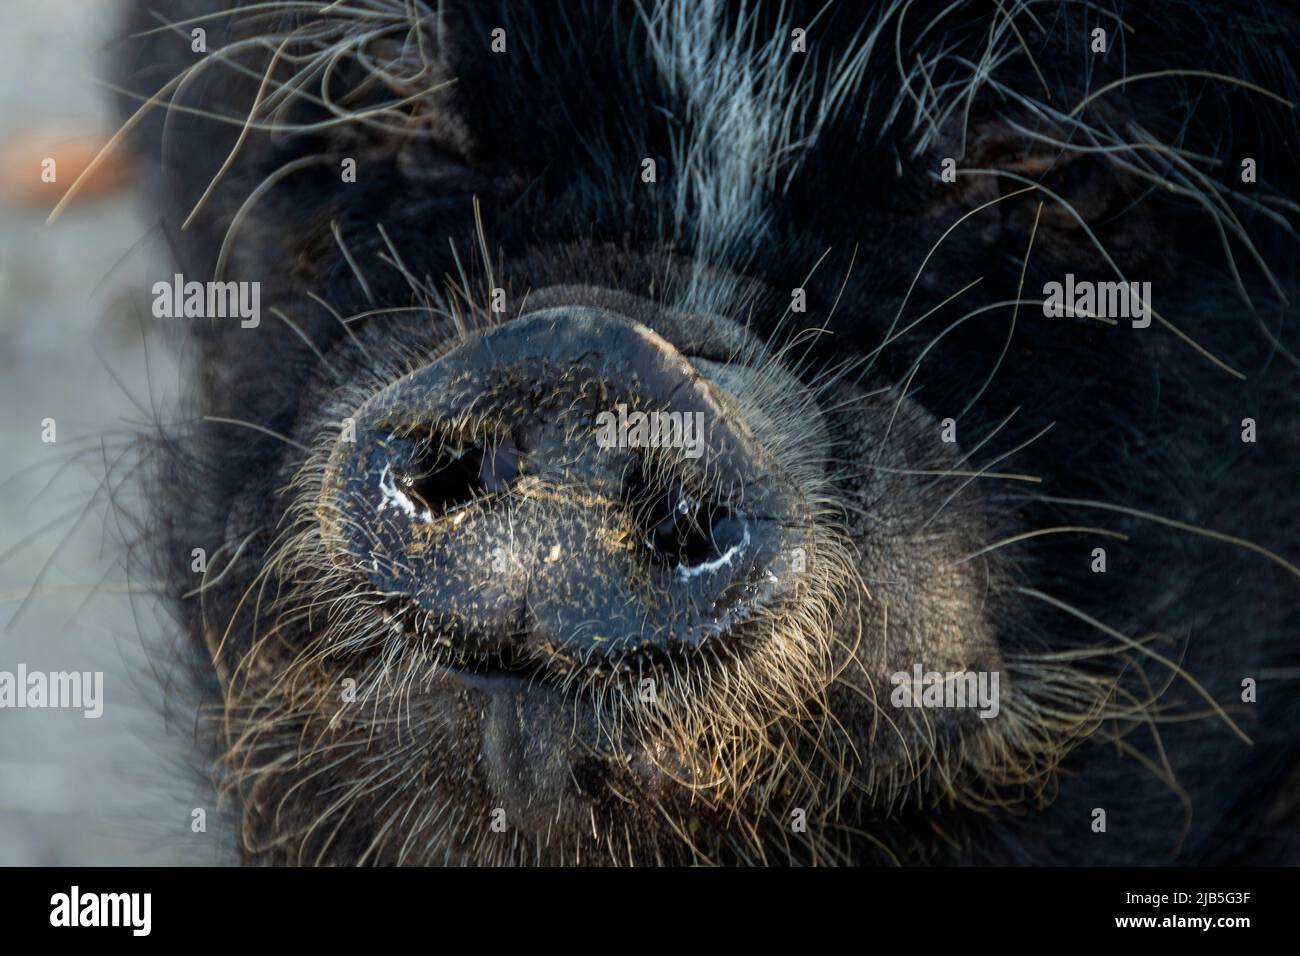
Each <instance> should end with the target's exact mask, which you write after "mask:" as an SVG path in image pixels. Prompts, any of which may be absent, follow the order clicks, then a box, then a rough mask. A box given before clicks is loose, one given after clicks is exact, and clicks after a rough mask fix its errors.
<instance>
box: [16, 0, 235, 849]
mask: <svg viewBox="0 0 1300 956" xmlns="http://www.w3.org/2000/svg"><path fill="white" fill-rule="evenodd" d="M117 16H118V5H117V4H116V3H115V2H112V0H42V2H40V3H14V4H7V5H6V8H5V11H4V29H3V30H0V399H2V401H0V671H9V672H11V673H12V672H14V671H15V670H16V669H17V667H18V665H19V664H20V663H21V664H25V665H26V667H27V670H28V671H29V672H31V671H44V672H50V671H73V670H75V671H103V672H104V693H103V696H104V710H103V716H102V717H100V718H99V719H86V718H85V717H83V715H82V712H81V711H80V710H55V709H42V710H31V709H10V708H0V865H29V864H50V865H71V864H78V865H82V864H87V865H97V864H145V863H173V864H176V863H194V864H212V863H219V862H230V852H229V850H228V845H229V840H228V839H225V838H223V833H222V826H221V823H220V821H219V817H218V814H217V813H216V809H215V805H214V798H213V795H212V793H211V791H210V788H209V787H208V786H207V784H206V781H205V780H204V779H203V774H202V772H201V771H199V772H196V767H197V766H198V764H197V762H196V754H195V752H194V747H193V739H194V728H193V725H194V713H193V708H192V707H191V708H189V710H188V711H187V709H186V706H185V699H184V695H181V694H176V693H173V692H168V691H167V690H166V682H167V679H168V678H169V676H174V669H173V671H172V673H171V675H169V670H168V668H169V667H170V665H169V663H168V652H167V648H168V646H169V642H174V641H175V640H176V633H175V628H174V626H173V625H172V624H171V622H170V620H169V619H168V617H167V614H166V613H165V611H164V610H163V609H162V608H161V607H160V606H159V603H158V602H157V601H156V600H155V599H154V598H153V597H151V596H150V590H151V584H152V582H149V581H146V580H141V579H139V578H138V576H137V575H136V574H135V573H134V572H132V574H131V575H130V576H128V573H127V569H126V565H125V564H124V561H123V558H124V554H123V550H124V547H123V541H124V540H129V539H130V537H131V536H132V534H133V529H132V527H131V525H130V522H129V520H123V519H124V518H127V517H128V516H129V514H130V513H132V512H136V513H138V509H139V508H140V507H141V504H142V502H141V501H140V500H139V499H140V495H139V492H138V491H137V490H135V489H134V488H133V486H132V483H131V478H132V468H133V466H134V465H135V464H136V463H137V462H138V456H135V455H133V454H132V453H131V448H132V446H133V436H134V435H137V434H139V433H141V432H142V431H146V430H147V429H148V427H149V425H150V424H151V422H153V421H154V420H156V419H157V418H159V417H161V418H162V419H163V420H167V419H168V418H170V417H172V416H174V414H175V413H174V410H173V403H174V401H175V397H176V394H177V366H176V362H175V360H174V358H173V356H172V355H171V353H170V352H169V350H168V348H167V345H166V343H165V342H164V341H163V338H164V336H163V335H162V334H160V333H163V332H165V331H166V330H162V329H159V328H156V327H155V326H156V325H158V324H159V320H155V319H154V318H153V317H152V315H151V312H150V303H151V302H152V296H151V294H150V292H149V287H150V286H151V285H152V283H153V282H154V281H157V280H158V279H160V278H165V277H169V276H170V275H171V270H170V267H169V262H168V254H167V244H166V241H165V239H164V237H163V236H162V235H161V234H160V232H159V230H158V229H157V228H155V227H154V225H153V224H152V223H151V221H150V220H149V219H148V218H147V212H148V210H147V207H146V206H145V205H144V204H143V203H142V202H141V201H140V198H139V197H138V195H137V194H136V189H135V186H136V184H135V183H133V181H132V178H131V172H130V170H129V169H128V168H126V167H125V166H123V165H122V164H121V162H120V161H119V162H108V163H105V164H103V165H102V166H101V167H100V168H99V170H98V171H97V172H96V174H95V175H94V176H93V177H92V178H91V180H90V181H89V183H88V184H87V188H86V189H85V190H84V191H83V192H82V193H81V194H80V197H79V198H78V199H77V201H75V202H74V203H72V204H71V205H69V207H68V208H67V209H66V211H65V212H64V213H63V214H62V216H61V217H60V218H59V219H58V220H57V221H56V222H55V223H53V224H49V225H47V224H46V217H47V215H48V214H49V212H50V210H51V209H52V207H53V206H54V204H55V202H57V200H58V198H59V197H60V196H61V195H62V192H63V191H64V190H65V189H66V188H67V187H68V186H69V185H70V184H71V183H72V181H73V180H75V179H76V177H77V175H78V173H79V172H80V171H81V170H82V169H84V168H85V166H86V164H87V163H88V161H89V159H90V158H91V157H93V156H94V155H95V154H96V152H97V151H98V149H99V147H100V146H102V145H103V144H104V143H105V142H106V141H107V139H108V137H109V136H111V134H112V132H113V131H114V130H115V129H116V127H117V122H118V120H117V118H116V117H115V116H114V115H113V109H112V107H111V101H112V91H111V89H110V88H109V87H108V86H107V85H106V84H107V82H108V78H109V77H110V76H111V73H110V71H109V70H108V68H107V66H106V63H107V60H108V58H109V57H110V56H111V55H112V49H113V46H112V44H113V42H114V41H115V40H116V39H117V37H118V36H119V34H120V27H119V25H118V22H117ZM45 158H54V159H55V161H56V166H55V176H56V181H55V182H53V183H49V182H43V181H42V178H41V173H42V165H41V164H42V161H43V160H44V159H45ZM163 321H165V320H163ZM50 418H52V419H54V421H55V423H56V431H55V436H56V441H55V442H53V443H46V442H43V441H42V421H43V420H44V419H50ZM106 473H107V474H108V475H109V476H110V480H109V481H105V475H106ZM137 473H138V472H137ZM110 491H111V492H112V494H110ZM114 500H116V501H117V502H118V505H119V506H120V508H115V507H114V505H113V501H114ZM195 808H203V809H205V811H206V815H207V832H206V833H195V832H193V830H192V827H191V821H192V819H193V816H192V811H193V810H194V809H195ZM226 836H228V834H227V835H226Z"/></svg>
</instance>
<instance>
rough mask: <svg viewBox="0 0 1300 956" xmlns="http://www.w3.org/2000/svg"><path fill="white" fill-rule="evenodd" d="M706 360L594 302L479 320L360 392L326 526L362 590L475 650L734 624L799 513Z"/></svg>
mask: <svg viewBox="0 0 1300 956" xmlns="http://www.w3.org/2000/svg"><path fill="white" fill-rule="evenodd" d="M711 368H712V366H711V364H710V363H707V362H704V361H703V360H696V361H695V362H692V361H691V360H690V359H688V358H687V357H686V356H684V355H682V354H681V353H680V352H678V351H677V350H676V349H675V348H674V347H673V346H672V345H671V344H669V343H668V342H667V341H666V340H665V339H664V338H663V337H661V336H660V335H658V334H656V333H655V332H654V331H652V330H651V329H650V328H648V327H647V326H645V325H643V324H640V323H638V322H636V321H633V320H631V319H629V318H626V317H624V316H621V315H618V314H615V313H611V312H605V311H602V310H598V309H593V308H587V307H581V308H578V307H574V308H550V309H545V310H543V311H539V312H535V313H532V314H529V315H525V316H524V317H522V318H519V319H516V320H514V321H511V322H508V323H506V324H503V325H500V326H496V327H494V328H492V329H490V330H487V331H485V332H482V333H480V334H477V335H476V336H474V337H473V338H471V339H470V340H468V341H466V342H464V343H462V344H460V345H458V346H457V347H455V348H453V349H451V350H450V351H448V352H446V353H445V354H443V355H442V356H441V357H439V358H438V359H437V360H435V361H433V362H432V363H430V364H428V365H426V366H424V367H422V368H419V369H417V370H416V371H413V372H411V373H410V374H408V375H406V376H404V377H403V378H401V379H399V380H397V381H396V382H394V383H392V384H391V385H389V386H388V387H386V388H384V389H383V390H382V391H380V392H379V393H378V394H376V395H374V396H373V397H372V398H370V399H369V400H368V401H367V402H365V404H364V405H363V406H362V407H361V408H360V409H359V410H358V412H357V414H356V429H355V442H348V441H340V442H339V443H338V444H337V445H336V447H335V449H334V451H333V455H332V459H331V463H330V466H329V476H330V477H329V479H328V480H327V482H326V484H325V491H324V493H323V497H322V508H321V521H322V524H323V526H324V528H323V531H324V534H323V537H324V539H325V540H326V541H327V542H329V546H330V548H331V551H332V554H333V555H334V559H335V560H336V562H338V563H341V564H343V565H345V566H346V567H347V568H348V569H350V570H351V571H352V572H353V573H357V572H359V573H361V574H362V575H364V577H365V579H366V581H367V585H368V587H366V588H364V589H362V590H361V591H360V592H359V594H358V600H364V601H370V602H372V603H373V604H375V606H376V607H377V608H381V609H382V611H383V615H382V617H383V619H384V620H386V621H388V622H389V624H390V626H391V627H392V628H395V629H398V630H401V631H402V632H403V634H404V636H405V638H406V639H409V640H413V641H420V642H428V643H430V644H433V645H436V646H438V647H441V648H444V649H446V650H447V651H448V652H449V654H450V655H451V656H452V658H454V659H457V660H462V661H463V662H464V663H465V664H467V665H474V664H476V663H477V662H484V661H491V662H494V663H497V664H507V665H508V664H509V663H510V662H511V661H513V660H515V659H517V658H520V657H531V658H532V659H538V658H541V659H545V660H547V661H548V662H551V663H554V664H555V665H556V666H562V667H592V666H605V665H611V664H614V663H617V662H620V661H624V660H626V659H627V657H628V655H630V654H633V653H636V652H654V651H670V650H672V649H674V648H680V647H699V646H701V645H702V644H704V643H705V642H706V641H709V640H723V639H728V640H730V639H738V638H737V635H739V634H741V633H742V632H743V631H744V630H745V628H746V626H750V627H753V626H757V625H756V624H754V623H753V622H754V621H755V619H756V618H757V617H759V616H760V612H761V609H762V608H763V606H764V605H765V604H767V603H770V602H772V601H774V600H776V599H778V598H779V595H780V594H781V593H783V592H784V591H785V590H786V589H788V588H789V587H790V586H791V584H792V581H791V578H792V571H791V568H792V564H794V563H797V558H796V555H799V554H801V552H800V546H801V545H802V544H805V541H804V535H805V532H806V528H805V527H804V526H803V523H802V522H801V520H800V515H801V510H800V507H799V502H798V500H797V498H798V496H797V494H795V493H794V492H793V489H791V488H790V487H789V485H788V483H787V482H785V481H784V480H783V479H782V478H781V476H780V475H779V473H778V470H777V469H776V468H775V467H773V464H772V462H771V461H770V459H769V456H767V455H766V453H765V452H764V450H763V449H762V448H761V447H760V446H759V444H758V442H757V441H756V439H755V437H754V435H753V434H752V432H751V431H750V429H749V428H748V426H747V425H746V423H745V421H744V420H743V416H742V415H741V413H740V412H739V411H738V408H739V406H738V403H737V402H736V401H735V400H734V398H733V397H732V396H730V395H729V394H728V393H727V392H726V391H725V390H724V389H723V388H721V387H720V386H719V385H717V384H715V383H714V382H711V381H710V380H709V377H708V376H706V374H704V372H705V371H708V370H710V369H711ZM714 377H715V378H719V380H722V377H721V376H714Z"/></svg>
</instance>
